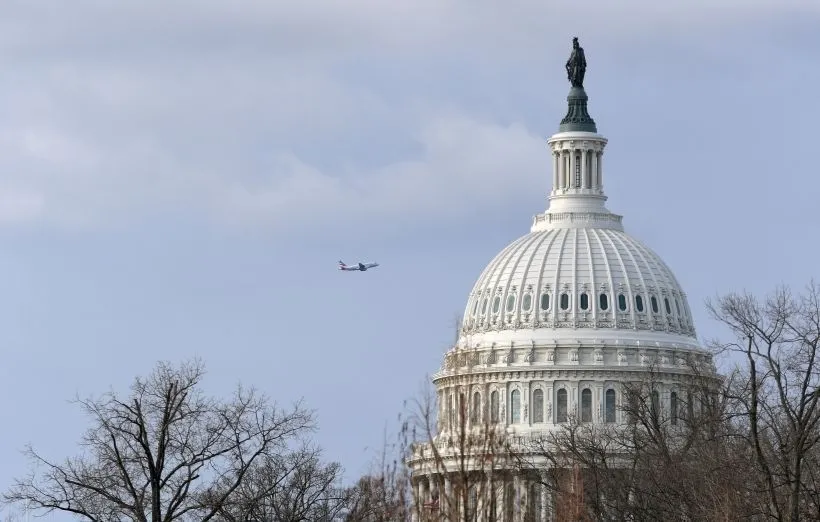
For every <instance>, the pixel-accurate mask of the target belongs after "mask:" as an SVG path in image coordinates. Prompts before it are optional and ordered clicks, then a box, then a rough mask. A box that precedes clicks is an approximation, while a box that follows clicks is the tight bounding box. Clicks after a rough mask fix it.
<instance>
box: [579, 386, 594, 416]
mask: <svg viewBox="0 0 820 522" xmlns="http://www.w3.org/2000/svg"><path fill="white" fill-rule="evenodd" d="M581 422H592V390H590V389H589V388H584V390H583V391H582V392H581Z"/></svg>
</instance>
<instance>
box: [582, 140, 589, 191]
mask: <svg viewBox="0 0 820 522" xmlns="http://www.w3.org/2000/svg"><path fill="white" fill-rule="evenodd" d="M581 188H585V189H587V188H589V172H587V149H581Z"/></svg>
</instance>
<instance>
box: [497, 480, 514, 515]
mask: <svg viewBox="0 0 820 522" xmlns="http://www.w3.org/2000/svg"><path fill="white" fill-rule="evenodd" d="M506 491H507V483H506V481H505V480H504V479H501V480H499V481H498V482H497V483H496V488H495V491H494V492H493V494H494V495H495V519H496V520H497V521H498V522H510V521H509V520H507V519H506V515H507V510H506V504H504V493H505V492H506Z"/></svg>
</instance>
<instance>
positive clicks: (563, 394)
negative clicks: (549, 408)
mask: <svg viewBox="0 0 820 522" xmlns="http://www.w3.org/2000/svg"><path fill="white" fill-rule="evenodd" d="M557 403H558V404H557V407H556V408H555V410H556V413H557V419H556V420H557V421H558V422H567V390H565V389H563V388H562V389H560V390H558V400H557Z"/></svg>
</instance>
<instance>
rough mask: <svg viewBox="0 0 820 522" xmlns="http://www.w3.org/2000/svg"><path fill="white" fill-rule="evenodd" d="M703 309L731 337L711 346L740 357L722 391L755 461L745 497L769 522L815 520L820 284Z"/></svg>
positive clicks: (819, 510)
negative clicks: (725, 394)
mask: <svg viewBox="0 0 820 522" xmlns="http://www.w3.org/2000/svg"><path fill="white" fill-rule="evenodd" d="M709 311H710V313H711V314H712V316H713V317H714V318H716V319H717V320H719V321H720V322H722V323H723V324H724V325H726V326H728V327H729V328H730V329H731V331H732V332H733V333H734V335H735V339H734V340H733V341H731V342H717V341H716V342H713V343H712V345H713V346H714V348H715V349H716V350H718V351H722V352H726V353H729V354H732V355H734V356H735V357H736V358H738V359H739V361H738V369H737V370H736V372H735V375H734V379H733V384H734V385H733V386H731V387H729V388H728V389H727V396H728V398H729V401H730V407H731V413H732V414H733V421H734V423H735V426H736V428H737V432H738V434H739V435H741V436H742V437H743V439H744V441H745V443H746V446H747V447H748V448H750V457H751V461H752V462H753V463H754V469H753V472H754V473H753V474H751V475H750V477H749V478H750V479H751V484H750V498H752V499H754V500H755V501H756V502H755V504H756V505H757V507H758V510H759V512H760V513H761V515H765V516H768V517H770V518H772V519H775V520H790V521H796V520H801V519H813V520H817V519H820V503H818V493H817V491H818V486H820V483H818V478H820V477H818V474H820V468H818V467H817V466H818V454H820V448H819V447H818V442H820V427H818V422H820V405H819V404H818V401H820V360H818V348H820V286H818V285H817V284H816V283H815V282H811V283H810V284H809V285H808V286H807V288H806V289H805V291H804V292H803V293H802V294H800V295H794V294H793V293H792V292H791V291H790V290H789V289H788V288H780V289H778V290H777V291H775V292H774V293H773V294H771V295H769V296H768V297H767V298H765V299H764V300H759V299H758V298H756V297H755V296H753V295H750V294H730V295H727V296H724V297H721V298H719V299H718V300H717V301H716V302H713V303H712V302H710V303H709Z"/></svg>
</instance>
